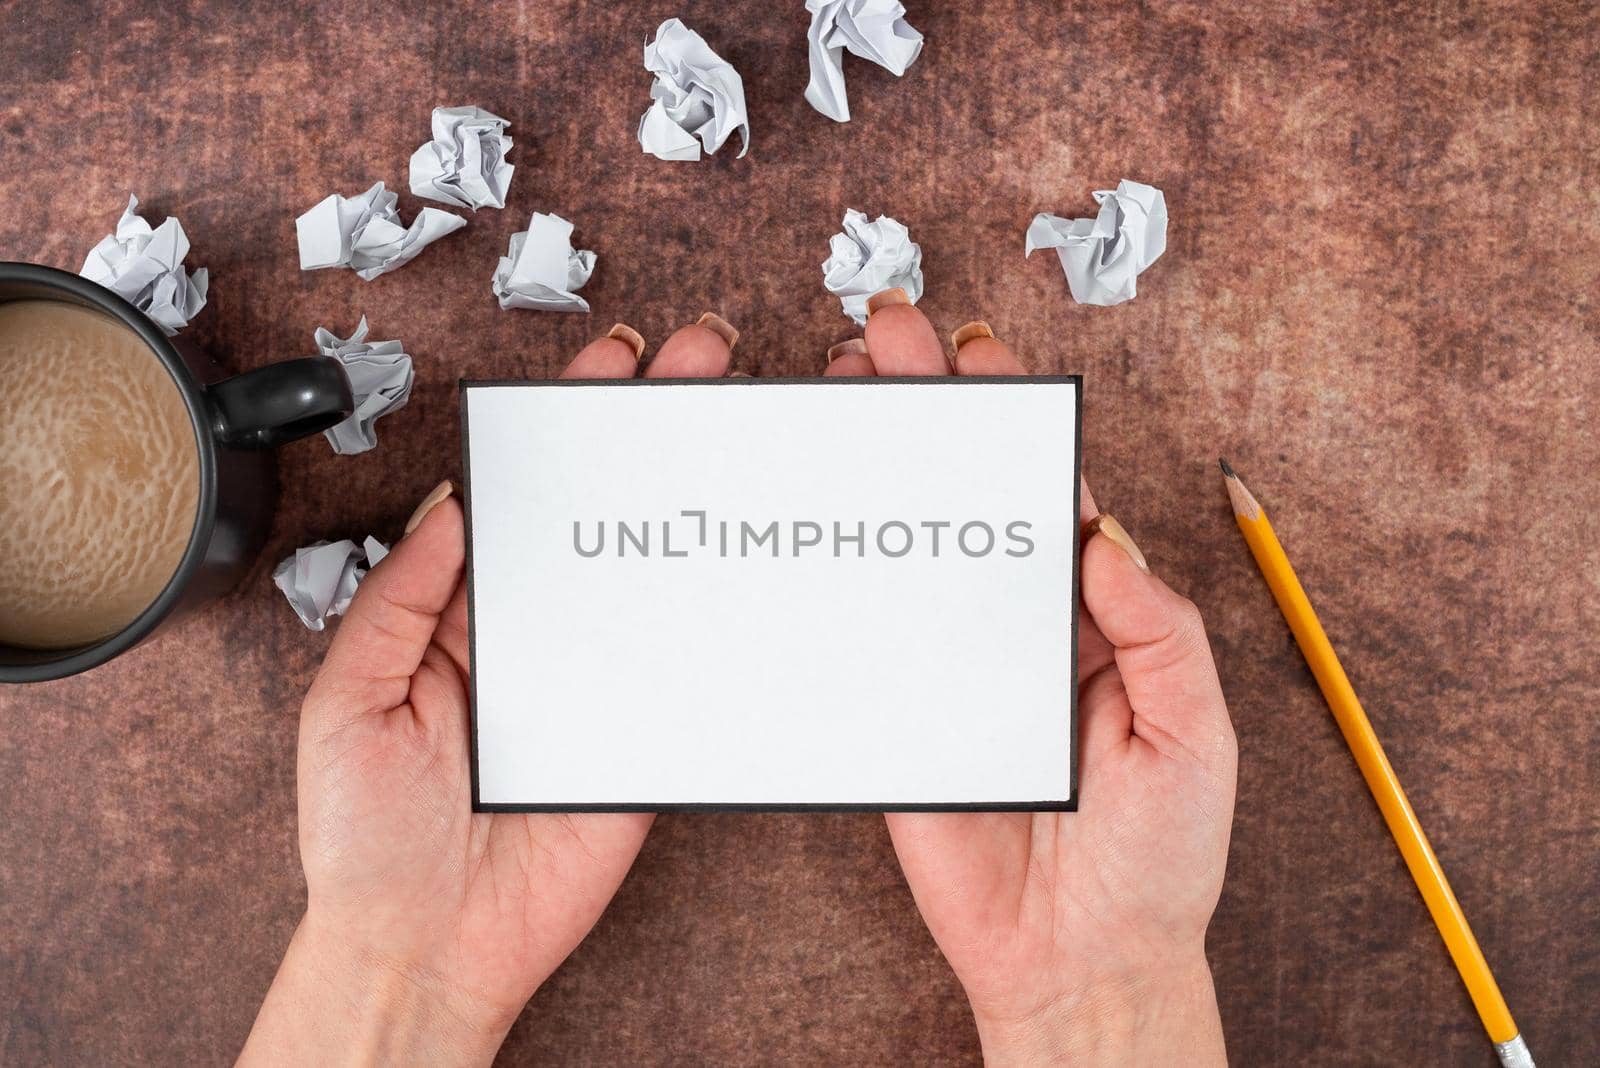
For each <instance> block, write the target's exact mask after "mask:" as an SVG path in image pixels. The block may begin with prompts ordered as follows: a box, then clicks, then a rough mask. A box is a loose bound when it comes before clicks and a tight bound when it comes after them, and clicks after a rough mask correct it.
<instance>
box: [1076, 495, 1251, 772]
mask: <svg viewBox="0 0 1600 1068" xmlns="http://www.w3.org/2000/svg"><path fill="white" fill-rule="evenodd" d="M1085 535H1086V536H1087V540H1086V542H1085V544H1084V547H1083V563H1082V571H1083V573H1082V575H1081V583H1082V587H1083V603H1084V607H1085V608H1086V609H1088V612H1089V615H1090V617H1091V618H1092V619H1093V620H1094V622H1095V625H1096V626H1098V627H1099V628H1100V632H1101V633H1102V634H1104V635H1105V637H1106V640H1107V641H1109V642H1110V643H1111V645H1112V647H1113V650H1114V652H1115V655H1116V661H1117V672H1118V674H1119V675H1121V677H1122V685H1123V688H1124V689H1125V690H1126V691H1127V694H1128V703H1129V705H1131V706H1132V708H1133V733H1134V734H1136V735H1138V736H1139V737H1141V738H1143V739H1144V740H1145V741H1147V742H1149V743H1150V744H1151V745H1153V746H1154V747H1155V748H1156V749H1157V750H1160V751H1162V752H1164V753H1168V754H1171V753H1172V752H1173V751H1174V750H1177V751H1182V752H1187V753H1189V754H1190V755H1192V756H1194V757H1196V758H1197V759H1201V760H1203V761H1205V762H1209V758H1210V757H1212V756H1214V755H1215V754H1217V753H1231V752H1232V751H1233V747H1234V744H1235V743H1234V738H1233V726H1232V724H1231V723H1229V721H1228V709H1227V705H1226V704H1225V703H1224V702H1223V699H1222V685H1221V683H1220V682H1219V681H1218V680H1217V668H1216V664H1215V663H1214V662H1213V660H1212V659H1211V645H1210V642H1209V641H1208V640H1207V639H1206V631H1205V624H1204V623H1203V622H1202V621H1201V619H1200V610H1199V609H1197V608H1196V607H1195V606H1194V604H1193V603H1192V602H1191V601H1189V600H1188V599H1187V598H1185V597H1182V596H1180V595H1178V594H1177V593H1175V592H1173V590H1172V588H1171V587H1169V586H1168V585H1167V584H1166V583H1165V582H1163V581H1161V580H1160V579H1159V578H1157V577H1156V576H1155V575H1153V574H1151V573H1150V572H1149V571H1148V570H1147V565H1146V564H1145V559H1144V554H1143V553H1141V552H1140V551H1139V547H1138V545H1136V544H1135V543H1134V541H1133V538H1132V537H1130V536H1129V534H1128V532H1127V531H1126V530H1124V529H1123V527H1122V524H1120V523H1118V522H1117V521H1116V520H1115V519H1113V518H1112V517H1111V516H1109V515H1100V516H1097V517H1096V518H1095V519H1094V520H1093V521H1092V522H1091V523H1090V524H1089V526H1088V527H1086V528H1085Z"/></svg>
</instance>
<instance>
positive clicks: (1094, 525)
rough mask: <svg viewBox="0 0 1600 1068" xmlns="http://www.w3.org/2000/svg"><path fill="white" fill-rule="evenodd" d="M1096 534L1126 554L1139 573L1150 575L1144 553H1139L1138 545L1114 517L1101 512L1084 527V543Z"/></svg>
mask: <svg viewBox="0 0 1600 1068" xmlns="http://www.w3.org/2000/svg"><path fill="white" fill-rule="evenodd" d="M1096 534H1104V535H1105V536H1106V538H1107V539H1108V540H1109V541H1110V542H1111V544H1112V545H1115V546H1116V547H1117V548H1119V549H1121V550H1122V551H1123V552H1125V553H1127V554H1128V559H1130V560H1132V561H1133V562H1134V564H1136V565H1137V566H1138V568H1139V570H1140V571H1143V572H1144V573H1145V574H1146V575H1148V574H1150V564H1149V562H1148V561H1146V560H1145V558H1144V553H1142V552H1140V551H1139V543H1138V542H1136V541H1134V540H1133V535H1131V534H1129V533H1128V531H1127V530H1126V528H1124V527H1123V525H1122V524H1121V523H1119V522H1117V520H1116V517H1115V516H1112V515H1111V514H1110V513H1109V512H1101V513H1100V514H1099V515H1097V516H1095V517H1094V518H1093V519H1091V520H1089V522H1088V523H1087V524H1085V525H1084V528H1083V540H1084V541H1088V540H1089V539H1090V538H1092V537H1094V536H1095V535H1096Z"/></svg>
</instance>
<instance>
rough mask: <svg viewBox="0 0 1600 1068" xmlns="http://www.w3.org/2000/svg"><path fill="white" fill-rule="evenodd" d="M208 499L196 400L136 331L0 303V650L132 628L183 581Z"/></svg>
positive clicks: (36, 305)
mask: <svg viewBox="0 0 1600 1068" xmlns="http://www.w3.org/2000/svg"><path fill="white" fill-rule="evenodd" d="M199 491H200V465H199V458H198V450H197V449H196V446H195V434H194V427H193V424H192V423H191V422H190V419H189V413H188V410H187V409H186V408H185V406H184V403H183V396H182V394H181V393H180V392H179V390H178V387H177V385H176V384H175V383H174V382H173V380H172V378H171V376H170V375H168V373H167V370H166V367H165V365H163V364H162V362H161V360H160V358H159V357H157V356H156V355H155V354H154V353H153V352H151V351H150V349H149V348H148V347H147V346H146V345H145V343H144V342H143V341H142V340H141V339H140V338H139V336H138V335H137V334H136V333H134V332H133V331H132V330H130V329H128V328H127V326H125V325H124V324H122V323H119V322H117V321H116V320H115V319H113V318H111V317H110V316H108V315H104V314H102V313H100V312H98V311H94V310H91V309H89V308H84V307H79V306H77V305H74V304H68V303H65V302H61V301H48V300H24V301H13V302H11V303H5V304H0V643H4V644H9V645H21V646H28V647H32V648H37V649H59V648H68V647H72V646H76V645H83V644H86V643H89V642H94V641H98V640H100V639H103V638H106V637H109V636H110V635H112V634H115V633H116V632H117V631H119V630H121V629H122V628H123V627H125V626H127V625H128V624H129V623H130V622H132V621H133V619H134V618H135V617H136V616H137V615H138V614H139V613H140V612H141V611H143V610H144V609H145V608H146V607H147V606H148V605H149V604H150V603H151V602H152V601H154V600H155V599H156V597H157V596H159V595H160V593H161V591H162V589H163V588H164V587H165V586H166V584H167V582H168V580H170V579H171V578H172V575H173V573H174V572H175V571H176V570H177V567H178V562H179V561H180V560H181V559H182V557H183V552H184V549H185V548H186V547H187V545H188V541H189V535H190V532H191V531H192V530H193V528H194V522H195V512H196V508H197V501H198V498H199Z"/></svg>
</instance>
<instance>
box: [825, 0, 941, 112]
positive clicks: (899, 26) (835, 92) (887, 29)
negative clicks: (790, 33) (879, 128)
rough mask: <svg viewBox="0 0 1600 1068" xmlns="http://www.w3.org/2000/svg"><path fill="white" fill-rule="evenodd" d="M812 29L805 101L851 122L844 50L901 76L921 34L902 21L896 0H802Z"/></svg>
mask: <svg viewBox="0 0 1600 1068" xmlns="http://www.w3.org/2000/svg"><path fill="white" fill-rule="evenodd" d="M806 10H807V11H809V12H811V28H810V29H809V30H808V31H806V40H807V41H808V42H809V44H810V51H811V81H810V83H809V84H808V85H807V86H806V101H807V102H808V103H809V104H810V105H811V106H812V107H814V108H816V109H817V110H818V111H820V112H822V113H823V114H824V115H826V116H828V118H830V119H833V120H834V121H835V122H849V121H850V101H849V98H848V97H847V96H846V95H845V88H844V53H845V51H846V50H848V51H849V52H850V54H851V55H853V56H860V57H861V58H862V59H865V60H869V61H871V62H873V63H876V64H877V65H878V66H880V67H882V68H883V69H884V70H886V71H888V72H889V73H890V74H893V75H894V76H895V77H897V78H898V77H900V76H901V75H902V74H904V73H905V72H906V69H907V68H908V67H910V66H911V64H912V63H913V62H915V60H916V58H917V56H918V55H919V54H920V53H921V52H922V34H920V33H918V32H917V31H916V30H914V29H912V28H911V26H910V25H909V24H908V23H907V22H906V20H905V14H906V9H905V5H903V4H901V3H900V2H899V0H806Z"/></svg>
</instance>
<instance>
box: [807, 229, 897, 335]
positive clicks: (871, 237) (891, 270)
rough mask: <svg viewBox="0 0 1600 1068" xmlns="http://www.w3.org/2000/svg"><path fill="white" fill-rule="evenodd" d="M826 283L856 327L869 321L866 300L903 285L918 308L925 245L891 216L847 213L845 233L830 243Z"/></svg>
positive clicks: (826, 263) (834, 236)
mask: <svg viewBox="0 0 1600 1068" xmlns="http://www.w3.org/2000/svg"><path fill="white" fill-rule="evenodd" d="M828 250H829V254H828V258H827V259H826V260H824V261H823V263H822V284H823V285H824V286H826V287H827V290H828V292H829V293H832V294H833V295H834V296H836V297H838V298H839V303H840V305H841V306H842V308H843V311H844V313H845V314H846V315H848V316H849V317H850V318H851V319H852V320H853V321H854V322H855V324H856V325H857V326H861V325H863V324H865V323H866V321H867V298H868V297H870V296H872V295H873V294H874V293H881V292H883V291H884V290H885V289H893V288H894V287H896V286H899V287H900V288H901V289H904V290H905V291H906V296H908V297H910V298H911V303H913V304H915V303H916V302H917V301H918V300H921V299H922V246H921V245H918V244H916V243H915V242H913V241H912V240H911V232H910V231H909V230H907V229H906V228H905V227H904V226H902V225H901V224H900V223H898V222H896V221H895V220H894V219H891V218H889V216H887V215H880V216H878V217H877V218H876V219H874V220H872V221H870V222H869V221H868V220H867V217H866V216H865V215H863V214H862V213H861V212H859V211H856V210H855V209H853V208H852V209H850V210H848V211H846V212H845V213H844V232H843V233H838V234H834V235H833V237H832V239H831V240H830V241H829V242H828Z"/></svg>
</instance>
